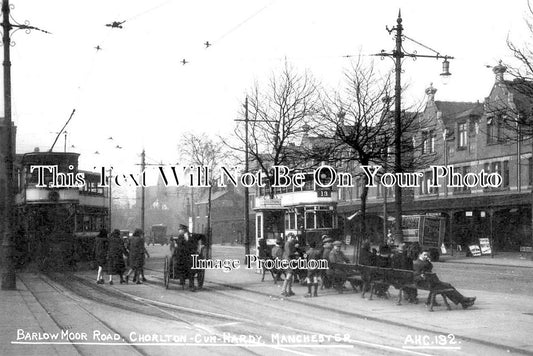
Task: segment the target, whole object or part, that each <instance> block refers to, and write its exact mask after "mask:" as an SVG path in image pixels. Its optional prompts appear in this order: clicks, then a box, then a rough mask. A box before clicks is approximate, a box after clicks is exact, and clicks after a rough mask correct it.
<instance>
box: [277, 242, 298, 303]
mask: <svg viewBox="0 0 533 356" xmlns="http://www.w3.org/2000/svg"><path fill="white" fill-rule="evenodd" d="M295 240H296V239H295V236H294V234H293V233H289V234H287V241H286V242H285V246H284V248H283V258H282V259H283V261H287V262H290V260H291V259H293V258H294V256H295V253H296V248H295V244H296V241H295ZM285 273H287V275H286V277H285V280H284V281H283V286H282V289H283V290H282V292H281V295H282V296H285V297H291V296H293V295H294V292H293V291H292V282H293V276H294V270H293V269H292V268H291V267H290V266H287V268H286V269H285Z"/></svg>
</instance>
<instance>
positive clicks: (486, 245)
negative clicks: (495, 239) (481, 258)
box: [479, 238, 492, 255]
mask: <svg viewBox="0 0 533 356" xmlns="http://www.w3.org/2000/svg"><path fill="white" fill-rule="evenodd" d="M479 247H480V249H481V254H482V255H490V254H491V253H492V249H491V246H490V239H488V238H483V239H479Z"/></svg>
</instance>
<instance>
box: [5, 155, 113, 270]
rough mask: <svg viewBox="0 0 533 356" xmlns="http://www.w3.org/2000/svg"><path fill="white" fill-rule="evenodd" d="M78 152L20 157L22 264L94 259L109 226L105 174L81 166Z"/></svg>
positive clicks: (49, 265)
mask: <svg viewBox="0 0 533 356" xmlns="http://www.w3.org/2000/svg"><path fill="white" fill-rule="evenodd" d="M78 158H79V154H78V153H72V152H64V153H63V152H32V153H26V154H24V155H21V156H18V157H17V164H16V169H17V173H18V175H17V177H18V181H17V191H16V197H15V208H16V211H15V215H16V220H15V221H16V225H15V239H14V240H15V245H16V254H15V257H16V260H17V264H18V265H19V266H23V265H26V264H31V265H35V266H37V267H39V268H40V269H59V270H61V269H70V268H75V266H76V263H77V262H83V261H90V260H92V258H93V249H94V239H95V237H96V235H98V233H99V231H100V229H102V228H105V227H107V224H108V221H109V206H108V199H107V193H108V192H107V188H103V187H101V186H99V183H100V179H101V177H100V175H99V174H98V173H94V172H87V171H80V170H78Z"/></svg>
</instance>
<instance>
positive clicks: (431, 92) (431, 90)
mask: <svg viewBox="0 0 533 356" xmlns="http://www.w3.org/2000/svg"><path fill="white" fill-rule="evenodd" d="M436 92H437V89H435V88H433V83H430V84H429V88H427V89H426V95H427V96H428V101H431V102H433V101H435V93H436Z"/></svg>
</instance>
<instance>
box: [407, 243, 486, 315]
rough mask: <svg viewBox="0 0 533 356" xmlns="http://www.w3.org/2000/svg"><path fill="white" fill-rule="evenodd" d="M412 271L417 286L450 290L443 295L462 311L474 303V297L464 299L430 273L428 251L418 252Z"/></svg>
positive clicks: (430, 264) (450, 286)
mask: <svg viewBox="0 0 533 356" xmlns="http://www.w3.org/2000/svg"><path fill="white" fill-rule="evenodd" d="M413 270H414V272H415V278H414V279H415V282H416V284H417V285H419V286H424V287H426V288H429V287H430V286H431V287H432V288H439V289H452V291H450V292H446V293H443V294H444V295H445V296H446V297H447V298H449V299H450V300H451V301H452V302H454V303H455V304H461V305H462V306H463V309H466V308H468V307H471V306H472V305H474V302H475V301H476V297H471V298H469V297H465V296H463V295H462V294H461V293H459V292H458V291H457V289H455V288H454V287H453V286H452V285H451V284H449V283H445V282H441V281H440V280H439V278H438V277H437V275H436V274H435V273H433V272H432V270H433V264H432V263H431V261H430V260H429V251H427V250H424V251H422V252H420V254H419V256H418V259H417V260H416V261H414V262H413ZM428 304H429V300H428V301H426V305H428Z"/></svg>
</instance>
